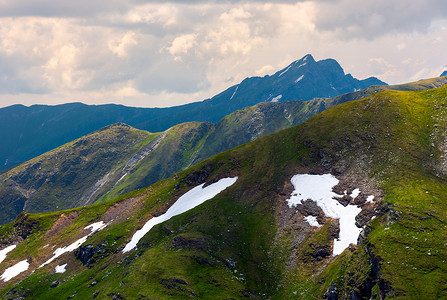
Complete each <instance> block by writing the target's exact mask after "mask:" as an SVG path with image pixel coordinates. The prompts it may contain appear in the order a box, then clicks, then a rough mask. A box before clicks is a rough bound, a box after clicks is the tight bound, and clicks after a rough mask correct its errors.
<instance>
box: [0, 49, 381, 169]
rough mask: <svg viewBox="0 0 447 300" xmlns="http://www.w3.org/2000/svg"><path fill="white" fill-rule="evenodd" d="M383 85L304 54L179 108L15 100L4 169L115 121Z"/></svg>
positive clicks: (189, 117)
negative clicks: (19, 102) (21, 102)
mask: <svg viewBox="0 0 447 300" xmlns="http://www.w3.org/2000/svg"><path fill="white" fill-rule="evenodd" d="M384 84H385V83H384V82H382V81H380V80H378V79H377V78H374V77H371V78H368V79H365V80H357V79H355V78H353V77H352V76H351V75H350V74H345V73H344V71H343V69H342V68H341V67H340V65H339V64H338V63H337V62H336V61H335V60H333V59H326V60H322V61H318V62H316V61H315V60H314V59H313V57H312V56H311V55H306V56H304V57H303V58H302V59H300V60H298V61H295V62H293V63H292V64H290V65H289V66H287V67H286V68H284V69H283V70H280V71H278V72H276V73H275V74H273V75H271V76H269V75H267V76H264V77H251V78H247V79H245V80H243V81H242V82H241V83H240V84H238V85H235V86H232V87H230V88H228V89H227V90H225V91H223V92H222V93H220V94H218V95H216V96H214V97H212V98H210V99H207V100H204V101H202V102H195V103H190V104H186V105H181V106H176V107H170V108H135V107H125V106H121V105H85V104H81V103H70V104H63V105H57V106H46V105H33V106H31V107H25V106H23V105H13V106H10V107H6V108H2V109H0V140H1V141H2V143H1V145H0V171H1V170H6V169H9V168H11V167H14V166H16V165H18V164H19V163H21V162H24V161H26V160H29V159H31V158H33V157H35V156H38V155H40V154H42V153H44V152H46V151H49V150H51V149H54V148H56V147H58V146H61V145H63V144H65V143H68V142H70V141H72V140H74V139H76V138H79V137H81V136H84V135H86V134H89V133H91V132H93V131H95V130H98V129H100V128H102V127H104V126H107V125H110V124H113V123H117V122H123V123H126V124H129V125H131V126H133V127H135V128H138V129H142V130H147V131H150V132H161V131H164V130H166V129H168V128H170V127H172V126H174V125H176V124H180V123H184V122H190V121H200V122H205V121H206V122H212V123H216V122H217V121H219V120H220V119H221V118H223V117H224V116H226V115H228V114H230V113H232V112H234V111H236V110H238V109H241V108H244V107H247V106H252V105H255V104H257V103H260V102H281V101H291V100H310V99H313V98H322V97H324V98H329V97H334V96H337V95H340V94H343V93H348V92H352V91H355V90H359V89H364V88H366V87H368V86H371V85H384Z"/></svg>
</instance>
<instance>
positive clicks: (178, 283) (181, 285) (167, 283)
mask: <svg viewBox="0 0 447 300" xmlns="http://www.w3.org/2000/svg"><path fill="white" fill-rule="evenodd" d="M160 284H161V285H163V286H164V287H165V288H166V289H167V290H171V291H172V292H174V291H177V292H183V293H182V294H187V295H188V296H190V297H191V296H192V297H193V296H195V293H194V292H193V291H191V290H189V289H188V288H187V286H189V284H188V283H187V282H186V281H185V280H183V279H180V278H163V279H161V280H160Z"/></svg>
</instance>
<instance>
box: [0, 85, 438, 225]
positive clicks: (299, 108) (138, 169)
mask: <svg viewBox="0 0 447 300" xmlns="http://www.w3.org/2000/svg"><path fill="white" fill-rule="evenodd" d="M445 82H447V79H446V78H435V79H427V80H424V81H418V82H416V83H409V84H404V85H396V86H374V87H371V88H368V89H366V90H362V91H357V92H353V93H348V94H345V95H342V96H338V97H335V98H332V99H313V100H309V101H301V100H300V101H289V102H263V103H260V104H257V105H255V106H251V107H247V108H244V109H241V110H238V111H236V112H234V113H232V114H230V115H228V116H226V117H224V118H222V120H220V121H219V122H217V123H216V124H212V123H209V122H188V123H183V124H179V125H176V126H174V127H172V128H170V129H168V130H166V131H165V132H163V133H152V134H151V133H149V132H146V131H141V130H136V129H134V128H132V127H130V126H128V125H125V124H122V123H117V124H115V125H109V126H108V127H106V128H104V129H102V130H99V131H97V132H95V133H93V134H91V135H87V136H85V137H82V138H80V139H78V140H76V141H74V142H70V143H68V144H66V145H63V146H61V147H59V148H57V149H54V150H52V151H50V152H48V153H46V154H44V155H42V156H40V157H37V158H35V159H33V160H31V161H29V162H26V163H24V164H22V165H21V166H19V167H16V168H13V169H11V170H9V171H8V172H5V173H3V174H0V199H1V200H0V207H2V208H3V209H2V213H0V224H5V223H7V222H10V221H12V220H14V218H15V217H16V216H17V215H18V214H19V213H20V212H22V211H26V212H33V213H40V212H48V211H56V210H61V209H69V208H74V207H79V206H83V205H87V204H92V203H96V202H101V201H105V200H108V199H112V198H114V197H117V196H120V195H123V194H125V193H127V192H130V191H133V190H136V189H139V188H144V187H146V186H148V185H150V184H153V183H155V182H157V181H159V180H161V179H165V178H167V177H169V176H171V175H172V174H174V173H176V172H178V171H181V170H183V169H185V168H187V167H189V166H191V165H193V164H195V163H198V162H200V161H202V160H204V159H206V158H208V157H211V156H213V155H215V154H217V153H220V152H223V151H225V150H229V149H231V148H234V147H236V146H238V145H241V144H243V143H247V142H250V141H253V140H254V139H256V138H258V137H260V136H262V135H266V134H270V133H272V132H275V131H278V130H280V129H284V128H288V127H291V126H294V125H297V124H300V123H302V122H304V121H306V120H307V119H309V118H310V117H311V116H313V115H315V114H317V113H319V112H321V111H323V110H325V109H327V108H330V107H332V106H334V105H337V104H340V103H343V102H346V101H352V100H354V99H358V98H361V97H364V96H366V95H370V94H373V93H376V92H378V91H380V90H383V89H394V90H419V89H429V88H433V87H436V86H440V85H442V84H444V83H445ZM117 133H119V134H117ZM136 136H138V137H139V138H136ZM111 147H112V148H111ZM110 148H111V149H112V151H107V149H110Z"/></svg>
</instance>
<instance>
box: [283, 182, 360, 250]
mask: <svg viewBox="0 0 447 300" xmlns="http://www.w3.org/2000/svg"><path fill="white" fill-rule="evenodd" d="M291 182H292V184H293V186H294V188H295V190H294V191H293V192H292V195H291V197H290V198H289V199H288V200H287V202H288V204H289V207H293V206H296V205H298V204H301V203H302V201H305V200H307V199H311V200H313V201H315V202H316V203H317V205H318V206H319V207H320V208H321V209H322V210H323V212H324V214H325V215H326V216H327V217H330V218H334V219H339V222H340V234H339V238H338V240H337V239H335V240H334V250H333V255H334V256H335V255H339V254H340V253H342V252H343V251H344V250H345V249H346V248H347V247H348V246H349V244H351V243H352V244H356V243H357V238H358V235H359V234H360V231H361V228H358V227H357V226H356V225H355V217H356V216H357V214H358V213H360V211H361V210H362V209H361V208H360V207H358V206H355V205H348V206H346V207H344V206H343V205H341V204H340V203H339V202H338V201H337V200H334V199H333V197H340V195H338V194H336V193H334V192H332V188H333V187H334V186H336V185H337V184H338V179H337V178H335V177H334V176H333V175H331V174H324V175H309V174H298V175H295V176H293V177H292V179H291Z"/></svg>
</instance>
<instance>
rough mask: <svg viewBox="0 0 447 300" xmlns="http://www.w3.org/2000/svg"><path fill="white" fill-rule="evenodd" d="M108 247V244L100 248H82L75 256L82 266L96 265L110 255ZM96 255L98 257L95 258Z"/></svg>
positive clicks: (77, 250)
mask: <svg viewBox="0 0 447 300" xmlns="http://www.w3.org/2000/svg"><path fill="white" fill-rule="evenodd" d="M106 247H107V243H103V244H101V245H98V246H93V245H86V246H80V247H79V248H78V249H76V251H75V253H74V255H75V257H76V258H77V259H79V260H80V261H81V262H82V265H84V266H85V265H87V266H90V265H92V264H94V263H95V262H96V261H97V259H99V258H100V257H101V256H106V255H107V254H108V251H107V249H106ZM95 254H98V255H96V257H95V258H94V256H95Z"/></svg>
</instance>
